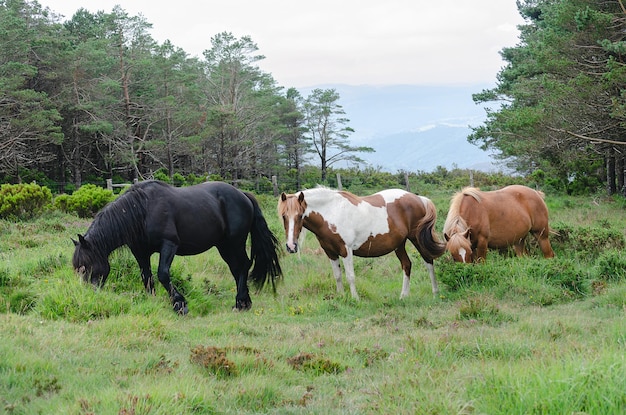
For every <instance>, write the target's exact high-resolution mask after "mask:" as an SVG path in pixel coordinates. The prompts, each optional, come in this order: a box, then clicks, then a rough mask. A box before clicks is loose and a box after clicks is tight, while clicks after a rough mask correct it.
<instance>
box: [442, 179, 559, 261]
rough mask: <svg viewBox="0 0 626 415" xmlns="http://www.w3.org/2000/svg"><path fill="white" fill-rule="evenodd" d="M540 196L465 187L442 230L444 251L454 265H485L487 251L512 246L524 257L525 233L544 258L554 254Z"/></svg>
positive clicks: (515, 187)
mask: <svg viewBox="0 0 626 415" xmlns="http://www.w3.org/2000/svg"><path fill="white" fill-rule="evenodd" d="M543 197H544V194H543V192H540V191H537V190H533V189H531V188H529V187H526V186H521V185H513V186H507V187H504V188H502V189H500V190H494V191H491V192H483V191H480V190H479V189H477V188H473V187H466V188H464V189H463V190H462V191H461V192H459V193H457V194H455V195H454V196H453V197H452V200H451V202H450V210H449V211H448V216H447V218H446V222H445V224H444V227H443V233H444V236H445V239H446V241H447V249H448V251H450V253H451V254H452V258H453V259H454V260H455V261H457V262H474V261H484V260H485V258H486V257H487V249H488V248H495V249H503V248H507V247H509V246H511V245H512V246H513V248H514V249H515V253H516V254H517V255H518V256H522V255H524V254H526V253H527V252H526V247H525V240H526V236H527V235H528V233H529V232H530V233H532V234H533V236H534V237H535V238H536V239H537V242H539V247H540V248H541V251H542V252H543V256H544V257H545V258H552V257H553V256H554V251H552V247H551V246H550V240H549V239H548V235H549V233H550V228H549V226H548V208H547V206H546V203H545V202H544V200H543Z"/></svg>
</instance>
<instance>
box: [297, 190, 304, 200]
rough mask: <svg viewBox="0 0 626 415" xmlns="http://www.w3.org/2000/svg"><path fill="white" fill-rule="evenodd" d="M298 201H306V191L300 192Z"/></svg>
mask: <svg viewBox="0 0 626 415" xmlns="http://www.w3.org/2000/svg"><path fill="white" fill-rule="evenodd" d="M298 202H300V203H302V202H304V193H302V192H300V194H299V195H298Z"/></svg>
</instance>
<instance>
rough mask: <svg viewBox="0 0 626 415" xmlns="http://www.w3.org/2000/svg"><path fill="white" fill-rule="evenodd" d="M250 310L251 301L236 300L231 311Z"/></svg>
mask: <svg viewBox="0 0 626 415" xmlns="http://www.w3.org/2000/svg"><path fill="white" fill-rule="evenodd" d="M251 308H252V301H251V300H237V302H236V303H235V307H234V308H233V310H235V311H248V310H250V309H251Z"/></svg>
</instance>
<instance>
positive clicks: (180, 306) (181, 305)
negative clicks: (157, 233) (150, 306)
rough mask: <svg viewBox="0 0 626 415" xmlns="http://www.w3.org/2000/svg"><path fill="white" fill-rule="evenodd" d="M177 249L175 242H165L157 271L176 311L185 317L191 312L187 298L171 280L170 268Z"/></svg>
mask: <svg viewBox="0 0 626 415" xmlns="http://www.w3.org/2000/svg"><path fill="white" fill-rule="evenodd" d="M177 249H178V245H176V244H175V243H174V242H171V241H164V242H163V246H162V247H161V252H160V255H159V270H158V271H157V275H158V277H159V281H161V284H162V285H163V287H165V290H166V291H167V293H168V294H169V296H170V301H171V302H172V306H173V307H174V311H176V312H177V313H178V314H182V315H185V314H187V312H188V311H189V310H188V309H187V301H186V300H185V297H183V295H182V294H181V293H179V292H178V291H177V290H176V288H174V285H173V284H172V281H171V279H170V268H171V266H172V261H173V260H174V256H175V255H176V250H177Z"/></svg>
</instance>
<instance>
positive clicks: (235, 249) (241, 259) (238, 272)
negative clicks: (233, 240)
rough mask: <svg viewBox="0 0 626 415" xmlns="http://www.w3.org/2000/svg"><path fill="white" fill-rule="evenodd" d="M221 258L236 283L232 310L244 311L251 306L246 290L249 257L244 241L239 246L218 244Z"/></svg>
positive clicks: (248, 292) (248, 293)
mask: <svg viewBox="0 0 626 415" xmlns="http://www.w3.org/2000/svg"><path fill="white" fill-rule="evenodd" d="M217 250H218V251H219V253H220V255H221V256H222V259H223V260H224V261H225V262H226V264H228V268H229V269H230V272H231V274H233V278H234V279H235V283H236V284H237V295H236V297H235V307H234V308H233V310H237V311H245V310H249V309H250V308H252V300H251V299H250V291H249V290H248V272H249V271H250V265H251V263H250V259H249V258H248V254H247V253H246V249H245V241H244V242H241V243H240V244H239V246H233V245H228V246H218V247H217Z"/></svg>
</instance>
